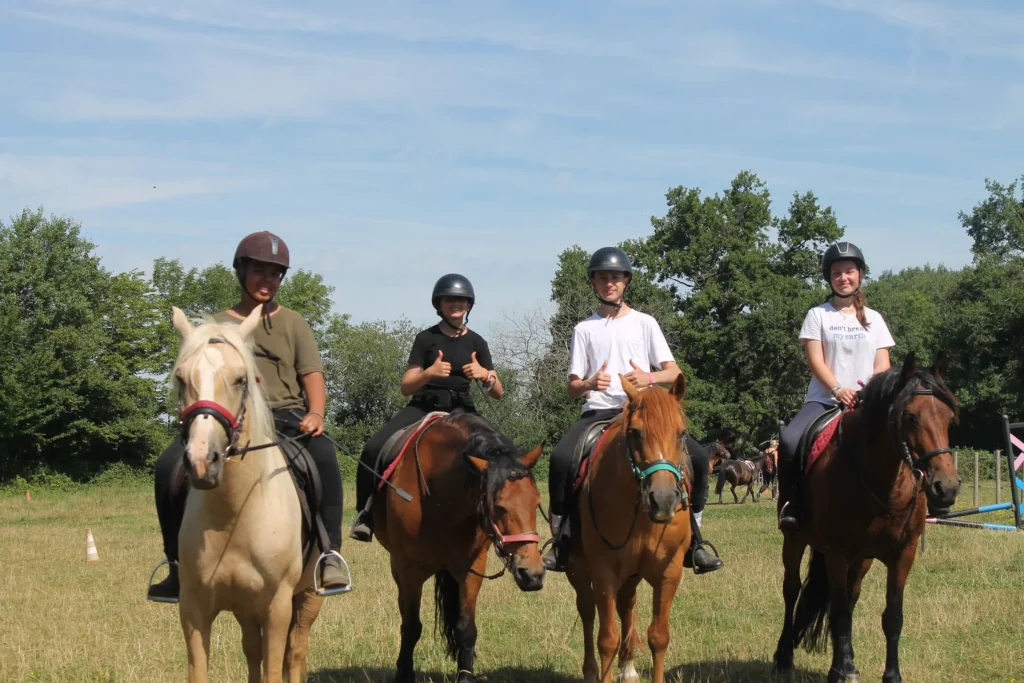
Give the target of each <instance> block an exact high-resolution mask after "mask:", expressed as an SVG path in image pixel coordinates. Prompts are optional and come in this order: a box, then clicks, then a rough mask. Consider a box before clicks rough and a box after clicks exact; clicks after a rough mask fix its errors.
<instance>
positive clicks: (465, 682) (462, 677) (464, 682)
mask: <svg viewBox="0 0 1024 683" xmlns="http://www.w3.org/2000/svg"><path fill="white" fill-rule="evenodd" d="M474 681H476V676H474V675H473V674H471V673H470V672H468V671H460V672H459V675H458V677H457V678H456V679H455V683H474Z"/></svg>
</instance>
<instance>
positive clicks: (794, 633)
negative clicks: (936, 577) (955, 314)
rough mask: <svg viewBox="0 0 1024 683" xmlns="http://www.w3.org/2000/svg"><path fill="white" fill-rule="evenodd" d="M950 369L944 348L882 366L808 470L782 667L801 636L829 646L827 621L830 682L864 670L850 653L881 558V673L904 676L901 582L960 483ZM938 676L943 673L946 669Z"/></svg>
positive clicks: (793, 543) (894, 678)
mask: <svg viewBox="0 0 1024 683" xmlns="http://www.w3.org/2000/svg"><path fill="white" fill-rule="evenodd" d="M944 375H945V363H944V361H943V360H942V359H941V358H940V359H939V360H938V361H937V362H936V364H935V365H933V366H932V367H930V368H918V367H917V366H916V362H915V359H914V356H913V354H911V355H910V356H908V358H907V359H906V362H905V363H904V364H903V367H902V368H892V369H891V370H889V371H887V372H884V373H880V374H878V375H875V376H874V377H873V378H872V379H871V380H870V381H869V382H868V384H867V386H866V387H865V388H864V390H863V392H862V393H863V396H862V399H861V403H860V405H859V406H858V407H857V408H856V409H855V410H852V411H848V412H847V413H845V414H844V415H843V417H842V418H840V419H841V420H842V422H841V424H840V426H839V429H838V430H837V431H836V433H835V435H834V436H833V437H832V440H831V441H830V442H829V443H828V445H827V447H826V448H825V450H824V451H823V453H822V454H821V456H820V457H819V458H818V459H817V461H816V462H814V464H813V465H812V467H811V470H810V472H808V473H807V474H806V475H805V478H804V481H805V484H806V490H807V491H809V492H810V498H809V502H810V509H811V520H810V521H809V522H807V523H805V524H804V526H803V527H802V528H801V529H799V530H795V531H785V532H783V533H784V541H783V546H782V555H783V562H784V564H785V579H784V581H783V588H782V592H783V596H784V598H785V601H786V611H785V620H784V622H783V627H782V634H781V635H780V636H779V643H778V648H777V649H776V651H775V657H774V660H775V669H776V671H780V672H781V671H789V670H791V669H792V668H793V649H794V647H796V646H798V645H800V644H801V643H802V644H803V646H804V648H805V649H807V650H809V651H822V650H824V648H825V646H826V628H827V629H828V631H830V632H831V637H832V649H833V652H832V668H831V669H830V670H829V673H828V681H829V683H839V682H841V681H845V682H846V683H852V682H855V681H859V680H860V675H859V673H858V672H857V669H856V667H855V666H854V662H853V640H852V625H853V610H854V607H855V606H856V604H857V599H858V598H859V597H860V587H861V581H862V580H863V579H864V575H865V574H867V572H868V570H869V569H870V568H871V563H872V561H873V560H875V559H877V560H879V561H881V562H882V563H883V564H884V565H885V566H886V569H887V571H888V574H887V580H886V592H885V611H884V613H883V614H882V630H883V632H884V633H885V641H886V655H885V672H884V675H883V677H882V681H883V682H884V683H899V682H900V681H902V678H901V676H900V669H899V652H898V650H899V639H900V632H901V630H902V628H903V588H904V586H905V585H906V581H907V576H908V575H909V574H910V569H911V567H912V566H913V564H914V557H915V554H916V551H917V540H918V538H919V537H920V535H921V532H922V531H923V530H924V524H925V515H926V513H927V512H929V511H930V512H932V513H942V512H943V511H945V510H948V509H949V508H950V507H951V506H952V505H953V503H955V502H956V497H957V493H958V492H959V490H960V479H959V477H958V476H957V472H956V468H955V467H954V465H953V455H952V451H951V450H950V448H949V425H950V423H951V422H952V421H953V420H955V419H956V418H957V414H958V408H957V402H956V398H955V397H954V395H953V393H952V392H951V391H950V390H949V388H948V387H947V386H946V382H945V379H944ZM805 495H807V494H806V493H805ZM780 504H781V502H780ZM808 545H809V546H811V548H812V549H813V555H812V557H811V565H810V570H809V573H808V577H807V579H806V580H805V581H804V582H803V585H802V586H801V582H800V563H801V561H802V559H803V555H804V551H805V550H806V548H807V546H808ZM940 609H941V607H940ZM794 613H795V614H794ZM934 678H935V679H940V678H942V674H941V672H938V671H936V672H935V675H934Z"/></svg>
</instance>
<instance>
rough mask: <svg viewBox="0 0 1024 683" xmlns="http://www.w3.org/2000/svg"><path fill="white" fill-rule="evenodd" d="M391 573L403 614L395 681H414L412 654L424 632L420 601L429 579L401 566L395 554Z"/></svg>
mask: <svg viewBox="0 0 1024 683" xmlns="http://www.w3.org/2000/svg"><path fill="white" fill-rule="evenodd" d="M403 569H404V571H403ZM391 575H392V576H393V577H394V579H395V583H396V584H398V610H399V612H400V613H401V615H402V645H401V649H400V650H399V652H398V662H397V664H396V666H395V668H396V671H395V683H414V681H415V680H416V673H415V671H413V667H412V654H413V651H414V650H415V649H416V643H417V642H419V639H420V634H421V633H422V632H423V623H422V622H421V621H420V601H421V600H422V598H423V582H424V581H426V580H427V579H426V577H425V576H423V575H421V574H418V573H417V572H415V571H414V570H413V569H412V568H410V567H401V566H399V565H398V562H397V561H396V560H395V556H394V555H392V556H391Z"/></svg>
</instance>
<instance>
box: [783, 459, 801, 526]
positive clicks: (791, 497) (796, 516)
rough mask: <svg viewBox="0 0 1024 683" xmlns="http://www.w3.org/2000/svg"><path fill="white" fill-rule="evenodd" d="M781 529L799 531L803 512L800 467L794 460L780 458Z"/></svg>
mask: <svg viewBox="0 0 1024 683" xmlns="http://www.w3.org/2000/svg"><path fill="white" fill-rule="evenodd" d="M779 502H780V504H781V505H780V507H779V529H780V530H782V531H798V530H799V529H800V517H801V514H802V513H803V510H802V509H801V508H802V506H801V501H800V472H799V467H798V466H797V465H795V464H794V463H792V462H789V460H788V459H786V460H781V459H780V460H779Z"/></svg>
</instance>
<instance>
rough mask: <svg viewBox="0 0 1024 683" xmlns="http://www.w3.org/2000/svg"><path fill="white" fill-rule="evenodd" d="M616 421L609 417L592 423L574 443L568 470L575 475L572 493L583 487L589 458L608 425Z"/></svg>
mask: <svg viewBox="0 0 1024 683" xmlns="http://www.w3.org/2000/svg"><path fill="white" fill-rule="evenodd" d="M617 419H618V418H617V417H611V418H608V419H606V420H598V421H597V422H594V423H593V424H591V425H590V426H589V427H587V429H585V430H584V431H583V435H582V436H581V437H580V440H579V441H577V442H576V447H575V448H574V449H573V452H572V467H571V468H570V470H569V471H570V472H575V473H576V478H575V479H574V480H573V484H572V492H573V493H575V492H576V491H578V490H579V488H580V486H582V485H583V479H584V478H585V477H586V476H587V465H588V464H589V463H590V456H591V455H593V453H594V451H595V450H597V444H598V443H600V441H601V439H602V437H604V434H605V430H607V429H608V425H610V424H611V423H612V422H614V421H615V420H617Z"/></svg>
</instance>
